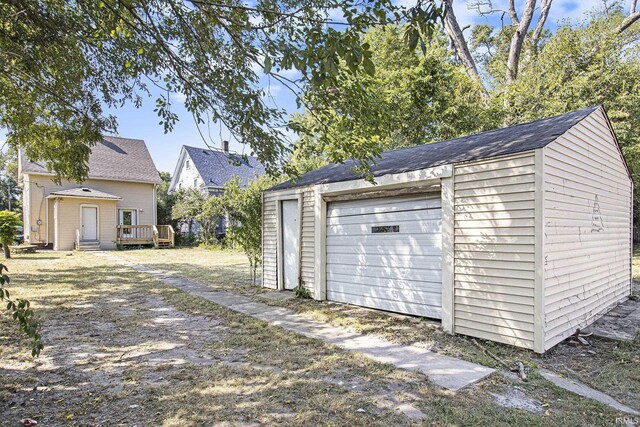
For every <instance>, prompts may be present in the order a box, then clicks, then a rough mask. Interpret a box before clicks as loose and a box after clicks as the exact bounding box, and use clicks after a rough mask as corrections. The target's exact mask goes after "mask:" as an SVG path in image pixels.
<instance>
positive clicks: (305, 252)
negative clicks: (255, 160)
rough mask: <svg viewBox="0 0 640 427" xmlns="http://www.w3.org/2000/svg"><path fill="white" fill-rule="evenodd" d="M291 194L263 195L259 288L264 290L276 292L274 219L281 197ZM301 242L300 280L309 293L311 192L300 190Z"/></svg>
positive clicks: (311, 272) (311, 282)
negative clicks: (260, 279)
mask: <svg viewBox="0 0 640 427" xmlns="http://www.w3.org/2000/svg"><path fill="white" fill-rule="evenodd" d="M285 193H286V194H288V196H290V195H291V194H292V192H291V191H286V190H285V191H282V192H277V191H273V192H271V191H266V192H264V193H263V208H262V224H263V225H262V284H263V286H264V287H266V288H271V289H277V288H278V256H277V254H278V243H279V242H278V222H277V221H278V219H277V218H278V215H277V211H278V209H279V206H278V205H279V203H280V200H281V197H282V196H283V195H284V194H285ZM301 194H302V218H301V220H302V239H301V243H300V250H301V255H302V257H301V261H302V262H301V272H302V274H301V277H302V280H303V282H304V284H305V287H307V288H308V289H310V290H313V286H314V275H315V267H314V264H315V249H314V239H315V216H314V203H315V201H314V193H313V189H311V188H306V189H303V190H302V193H301Z"/></svg>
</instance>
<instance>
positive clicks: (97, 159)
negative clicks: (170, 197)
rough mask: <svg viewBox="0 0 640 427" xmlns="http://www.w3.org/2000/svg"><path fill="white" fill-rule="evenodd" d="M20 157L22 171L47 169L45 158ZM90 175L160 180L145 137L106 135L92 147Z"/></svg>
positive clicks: (41, 171)
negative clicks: (40, 160)
mask: <svg viewBox="0 0 640 427" xmlns="http://www.w3.org/2000/svg"><path fill="white" fill-rule="evenodd" d="M20 158H21V162H22V165H21V170H22V173H38V174H49V173H50V172H49V170H48V169H47V164H46V162H31V161H28V160H27V158H26V156H20ZM89 178H99V179H113V180H121V181H135V182H149V183H153V184H159V183H160V182H162V180H161V179H160V174H159V173H158V170H157V169H156V166H155V164H154V163H153V159H152V158H151V155H150V154H149V150H148V149H147V145H146V144H145V143H144V141H143V140H141V139H129V138H120V137H116V136H105V137H104V138H103V140H102V141H100V142H98V143H97V144H96V145H94V146H93V147H91V154H90V155H89Z"/></svg>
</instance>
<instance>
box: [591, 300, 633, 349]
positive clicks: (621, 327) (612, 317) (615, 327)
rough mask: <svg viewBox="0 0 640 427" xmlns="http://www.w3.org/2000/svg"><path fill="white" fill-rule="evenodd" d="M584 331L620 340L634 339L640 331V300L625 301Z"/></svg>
mask: <svg viewBox="0 0 640 427" xmlns="http://www.w3.org/2000/svg"><path fill="white" fill-rule="evenodd" d="M583 332H584V333H592V334H593V335H595V336H597V337H602V338H608V339H613V340H618V341H633V340H634V339H635V338H636V336H637V334H638V333H640V301H636V300H632V299H629V300H627V301H625V302H623V303H622V304H620V305H618V306H617V307H615V308H614V309H613V310H611V311H609V312H608V313H607V314H605V315H604V316H602V317H601V318H600V319H598V320H596V321H595V322H594V323H593V324H592V325H591V326H589V327H588V328H585V329H584V331H583Z"/></svg>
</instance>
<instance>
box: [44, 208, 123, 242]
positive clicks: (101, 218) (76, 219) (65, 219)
mask: <svg viewBox="0 0 640 427" xmlns="http://www.w3.org/2000/svg"><path fill="white" fill-rule="evenodd" d="M50 203H51V204H52V205H53V204H54V202H53V201H50ZM81 205H86V206H97V208H98V240H99V241H100V249H115V247H116V202H115V201H114V200H96V199H79V198H78V199H76V198H73V199H72V198H70V197H65V198H63V199H58V200H57V217H58V225H59V228H58V230H56V232H55V235H56V237H57V239H56V240H55V243H54V247H53V248H54V249H55V250H57V251H70V250H73V249H74V243H75V241H76V230H80V207H81ZM54 210H55V209H54ZM51 223H52V224H53V219H52V221H51Z"/></svg>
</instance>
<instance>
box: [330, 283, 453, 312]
mask: <svg viewBox="0 0 640 427" xmlns="http://www.w3.org/2000/svg"><path fill="white" fill-rule="evenodd" d="M331 292H335V293H339V294H348V295H360V296H363V297H365V298H370V299H376V300H384V301H399V302H405V303H412V304H425V305H433V306H438V307H439V306H442V293H441V292H440V290H437V291H435V292H434V291H431V292H428V291H426V290H411V289H399V288H396V287H393V288H390V287H379V286H369V285H361V284H356V283H346V282H336V283H335V286H332V287H331Z"/></svg>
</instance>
